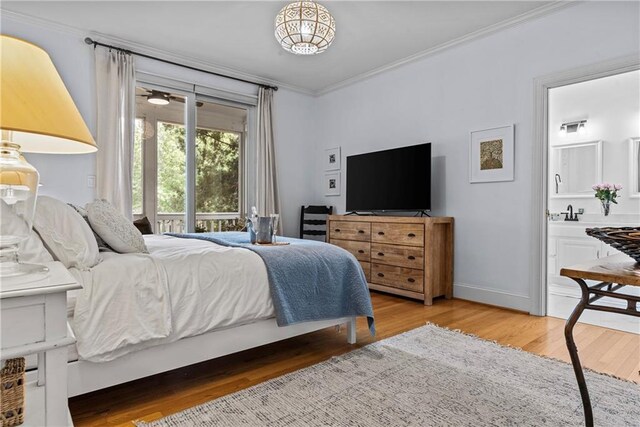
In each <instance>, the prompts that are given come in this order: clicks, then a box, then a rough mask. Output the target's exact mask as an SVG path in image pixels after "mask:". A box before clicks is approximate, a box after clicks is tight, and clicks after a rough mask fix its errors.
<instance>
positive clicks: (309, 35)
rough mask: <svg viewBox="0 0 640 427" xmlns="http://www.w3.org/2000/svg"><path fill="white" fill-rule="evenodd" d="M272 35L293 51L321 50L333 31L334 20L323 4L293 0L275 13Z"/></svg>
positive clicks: (308, 51)
mask: <svg viewBox="0 0 640 427" xmlns="http://www.w3.org/2000/svg"><path fill="white" fill-rule="evenodd" d="M275 27H276V31H275V35H276V39H277V40H278V43H280V45H281V46H282V47H283V48H284V50H286V51H287V52H291V53H295V54H296V55H315V54H318V53H322V52H324V51H325V50H327V48H328V47H329V46H330V45H331V42H333V38H334V37H335V34H336V21H335V20H334V19H333V16H331V14H330V13H329V11H328V10H327V8H325V7H324V6H322V5H321V4H318V3H316V2H314V1H297V2H293V3H290V4H288V5H287V6H285V7H283V8H282V9H281V10H280V12H279V13H278V14H277V15H276V21H275Z"/></svg>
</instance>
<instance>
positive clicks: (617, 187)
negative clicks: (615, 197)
mask: <svg viewBox="0 0 640 427" xmlns="http://www.w3.org/2000/svg"><path fill="white" fill-rule="evenodd" d="M614 188H615V189H616V190H622V184H616V185H614Z"/></svg>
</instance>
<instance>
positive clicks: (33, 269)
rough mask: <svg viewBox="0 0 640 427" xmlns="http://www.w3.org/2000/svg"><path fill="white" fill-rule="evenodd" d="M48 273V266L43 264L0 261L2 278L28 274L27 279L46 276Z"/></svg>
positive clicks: (0, 276) (0, 275)
mask: <svg viewBox="0 0 640 427" xmlns="http://www.w3.org/2000/svg"><path fill="white" fill-rule="evenodd" d="M48 273H49V268H48V267H46V266H44V265H39V264H22V263H19V262H15V261H3V262H0V278H2V279H8V278H12V277H20V278H22V277H23V276H29V279H31V280H35V279H38V278H40V277H42V278H44V277H46V276H47V274H48ZM25 278H26V277H25Z"/></svg>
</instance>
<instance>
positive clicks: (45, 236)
mask: <svg viewBox="0 0 640 427" xmlns="http://www.w3.org/2000/svg"><path fill="white" fill-rule="evenodd" d="M33 228H35V229H36V231H37V232H38V234H39V235H40V237H41V238H42V241H43V242H44V244H45V246H46V247H47V249H48V250H49V252H50V253H51V255H53V257H54V258H55V259H57V260H58V261H60V262H61V263H63V264H64V266H65V267H67V268H71V267H76V268H78V269H79V270H88V269H89V268H91V267H93V266H94V265H96V264H97V263H98V262H100V255H99V253H98V244H97V243H96V239H95V237H93V232H92V231H91V228H89V226H88V225H87V223H86V222H85V220H84V219H82V217H81V216H80V214H78V212H76V211H75V210H74V209H73V208H72V207H70V206H68V205H67V204H66V203H64V202H61V201H60V200H56V199H54V198H52V197H47V196H39V197H38V201H37V204H36V215H35V218H34V220H33Z"/></svg>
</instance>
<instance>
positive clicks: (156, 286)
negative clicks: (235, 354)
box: [71, 235, 274, 362]
mask: <svg viewBox="0 0 640 427" xmlns="http://www.w3.org/2000/svg"><path fill="white" fill-rule="evenodd" d="M145 241H146V244H147V247H148V248H149V252H150V253H149V255H146V254H115V253H109V252H106V253H102V256H103V258H104V259H103V261H102V262H101V263H100V264H98V265H96V266H95V267H93V268H92V269H91V270H90V271H79V270H75V269H72V270H71V272H72V274H73V275H74V276H75V277H76V278H77V279H78V281H79V283H80V284H81V285H82V286H83V289H82V291H81V292H79V293H78V295H77V300H76V305H75V310H74V317H73V322H72V327H73V330H74V333H75V335H76V338H77V339H78V343H77V347H78V354H79V357H80V359H83V360H90V361H93V362H103V361H108V360H112V359H115V358H116V357H120V356H122V355H124V354H127V353H130V352H133V351H136V350H139V349H142V348H147V347H150V346H154V345H158V344H163V343H167V342H173V341H176V340H178V339H180V338H184V337H188V336H194V335H198V334H202V333H205V332H208V331H211V330H213V329H219V328H224V327H230V326H236V325H240V324H243V323H249V322H252V321H255V320H259V319H265V318H268V317H273V316H274V309H273V304H272V302H271V296H270V294H269V283H268V279H267V271H266V268H265V266H264V263H263V261H262V259H261V258H260V257H259V256H258V255H257V254H255V253H253V252H251V251H248V250H246V249H241V248H229V247H224V246H220V245H216V244H214V243H211V242H205V241H201V240H195V239H179V238H175V237H169V236H155V235H150V236H145Z"/></svg>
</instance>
